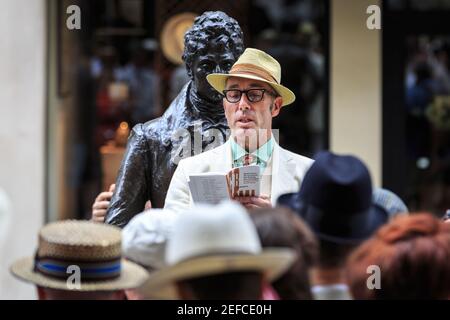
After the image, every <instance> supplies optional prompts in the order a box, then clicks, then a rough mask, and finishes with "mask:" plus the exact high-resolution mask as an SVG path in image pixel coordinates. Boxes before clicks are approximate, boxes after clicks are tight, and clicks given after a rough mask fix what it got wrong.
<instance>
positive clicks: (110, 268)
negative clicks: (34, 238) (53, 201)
mask: <svg viewBox="0 0 450 320" xmlns="http://www.w3.org/2000/svg"><path fill="white" fill-rule="evenodd" d="M73 265H75V266H78V267H79V268H80V270H81V275H80V286H79V287H73V288H72V287H70V286H69V284H68V282H69V281H67V280H68V279H69V277H70V276H71V275H73V272H70V270H71V269H70V268H69V266H73ZM11 272H12V273H13V274H14V275H15V276H16V277H18V278H20V279H22V280H25V281H27V282H31V283H34V284H36V285H38V286H41V287H45V288H52V289H61V290H74V291H115V290H122V289H131V288H136V287H139V286H140V285H141V284H142V283H143V282H144V281H145V280H146V278H147V271H146V270H145V269H144V268H142V267H140V266H138V265H137V264H135V263H131V262H128V261H125V260H123V259H122V258H121V231H120V229H118V228H116V227H113V226H110V225H105V224H99V223H94V222H90V221H75V220H66V221H61V222H54V223H50V224H48V225H46V226H44V227H43V228H42V229H41V230H40V232H39V247H38V249H37V252H36V255H35V257H28V258H23V259H20V260H18V261H16V262H15V263H14V264H13V265H12V266H11Z"/></svg>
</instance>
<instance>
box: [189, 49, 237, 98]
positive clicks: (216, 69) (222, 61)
mask: <svg viewBox="0 0 450 320" xmlns="http://www.w3.org/2000/svg"><path fill="white" fill-rule="evenodd" d="M236 58H237V57H235V56H234V55H233V53H232V52H231V51H230V50H229V49H227V48H224V47H223V46H221V45H216V44H215V43H214V42H212V43H211V44H210V45H209V47H208V50H207V53H206V54H202V55H199V56H197V57H196V58H194V60H193V62H192V69H191V70H192V78H193V81H194V85H195V86H196V87H197V92H198V94H199V95H200V96H201V97H202V98H204V99H206V100H209V101H212V102H216V103H218V102H220V101H221V99H222V96H221V94H220V93H218V92H217V91H216V90H214V88H213V87H211V86H210V85H209V83H208V81H207V80H206V76H207V75H208V74H210V73H228V71H230V69H231V67H232V66H233V64H234V62H235V61H236Z"/></svg>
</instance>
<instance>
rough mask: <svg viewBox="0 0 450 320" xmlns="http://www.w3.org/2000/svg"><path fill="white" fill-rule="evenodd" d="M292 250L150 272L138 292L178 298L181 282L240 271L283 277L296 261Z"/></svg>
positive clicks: (224, 257) (200, 260)
mask: <svg viewBox="0 0 450 320" xmlns="http://www.w3.org/2000/svg"><path fill="white" fill-rule="evenodd" d="M295 257H296V255H295V252H294V251H293V250H291V249H280V248H276V249H275V248H274V249H265V250H263V252H262V253H261V254H258V255H252V254H227V255H216V256H209V257H199V258H195V259H191V260H187V261H183V262H180V263H178V264H176V265H174V266H171V267H167V268H165V269H162V270H160V271H156V272H154V273H152V274H150V277H149V279H148V280H147V281H146V282H145V283H144V284H143V285H142V286H141V287H140V288H138V291H139V292H140V293H141V294H142V295H143V296H144V297H145V298H153V299H177V298H178V294H177V290H176V285H175V283H176V282H177V281H181V280H186V279H192V278H197V277H200V276H208V275H214V274H220V273H224V272H236V271H261V272H262V273H264V275H265V276H266V278H267V279H268V280H269V281H273V280H275V279H277V278H278V277H279V276H281V275H282V274H283V273H284V272H285V271H286V270H287V269H288V268H289V267H290V266H291V265H292V263H293V262H294V260H295Z"/></svg>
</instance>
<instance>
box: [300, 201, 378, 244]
mask: <svg viewBox="0 0 450 320" xmlns="http://www.w3.org/2000/svg"><path fill="white" fill-rule="evenodd" d="M299 210H300V214H301V216H302V218H303V219H304V220H305V221H306V222H307V223H308V225H309V226H310V227H311V229H312V230H313V231H314V232H315V233H316V235H317V236H319V237H321V238H324V239H325V240H329V241H331V242H336V243H360V242H361V241H362V240H364V239H366V238H368V236H370V234H371V231H372V230H371V229H372V228H371V224H372V222H373V221H372V220H373V217H372V214H371V211H370V207H369V208H367V209H366V210H362V211H360V212H354V213H353V214H352V215H351V216H346V215H344V214H339V213H340V212H338V211H336V212H333V215H330V213H329V212H327V211H324V210H322V209H320V208H317V207H315V206H313V205H310V204H305V203H303V202H301V203H300V209H299Z"/></svg>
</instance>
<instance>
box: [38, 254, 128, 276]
mask: <svg viewBox="0 0 450 320" xmlns="http://www.w3.org/2000/svg"><path fill="white" fill-rule="evenodd" d="M121 269H122V264H121V258H120V257H118V258H114V259H111V260H108V261H70V260H63V259H55V258H54V257H37V256H36V257H35V260H34V270H35V271H36V272H39V273H41V274H43V275H45V276H47V277H51V278H55V279H62V280H67V279H68V278H69V277H71V276H73V275H75V274H76V273H77V272H79V279H80V281H81V282H83V281H90V282H95V281H103V280H110V279H115V278H118V277H120V271H121Z"/></svg>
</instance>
